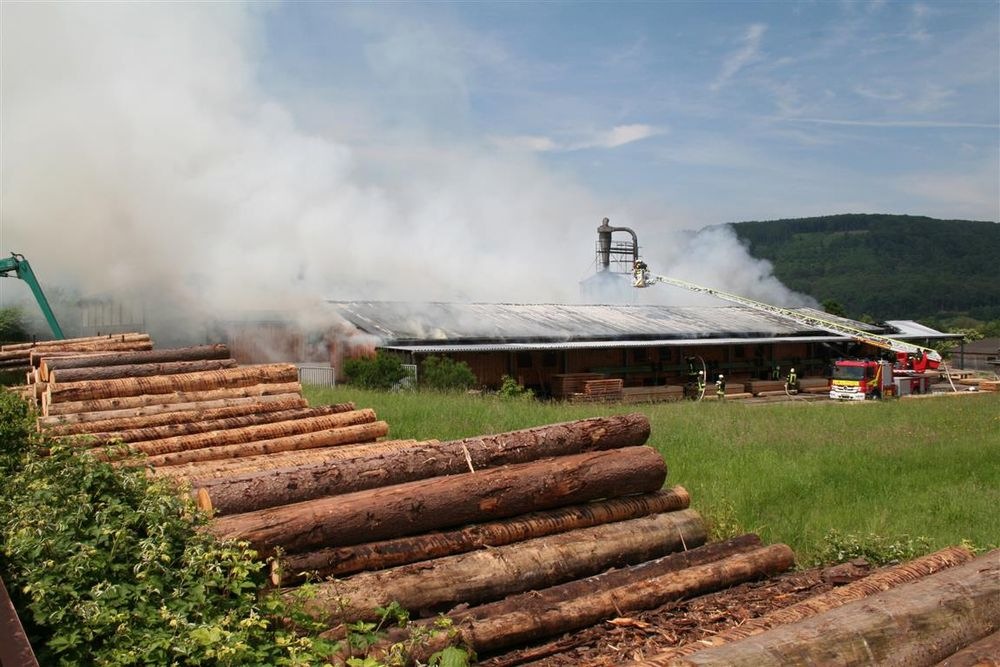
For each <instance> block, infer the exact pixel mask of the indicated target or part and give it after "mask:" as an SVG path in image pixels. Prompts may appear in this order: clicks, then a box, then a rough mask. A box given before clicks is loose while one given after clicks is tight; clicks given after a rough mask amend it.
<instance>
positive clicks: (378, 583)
mask: <svg viewBox="0 0 1000 667" xmlns="http://www.w3.org/2000/svg"><path fill="white" fill-rule="evenodd" d="M704 541H705V525H704V523H703V522H702V519H701V517H700V516H699V515H698V513H697V512H695V511H694V510H681V511H679V512H668V513H665V514H654V515H651V516H645V517H641V518H638V519H629V520H627V521H619V522H617V523H609V524H604V525H601V526H593V527H590V528H580V529H578V530H573V531H570V532H568V533H561V534H558V535H549V536H547V537H539V538H535V539H532V540H526V541H524V542H517V543H515V544H508V545H506V546H501V547H497V548H495V549H481V550H478V551H473V552H470V553H465V554H459V555H457V556H446V557H444V558H437V559H435V560H431V561H425V562H422V563H414V564H411V565H403V566H400V567H395V568H392V569H389V570H381V571H379V572H362V573H361V574H357V575H354V576H353V577H349V578H347V579H340V580H333V581H329V582H324V583H321V584H317V585H316V587H315V596H314V597H312V598H311V599H309V600H308V601H307V602H306V605H305V610H306V612H307V613H309V614H310V615H313V616H315V617H316V618H317V619H318V620H320V621H322V622H325V623H328V624H330V625H331V626H332V625H336V624H338V623H351V622H353V621H357V620H362V619H364V620H369V619H371V618H374V617H375V616H376V614H377V611H376V609H377V608H378V607H385V606H387V605H388V604H389V603H390V602H393V601H395V602H398V603H399V604H400V605H402V606H403V607H404V608H405V609H408V610H411V611H418V610H421V611H428V610H429V611H434V610H439V609H442V608H444V607H447V606H452V605H455V604H457V603H459V602H463V603H468V604H475V603H478V602H483V601H487V600H496V599H498V598H502V597H504V596H506V595H510V594H512V593H520V592H522V591H526V590H531V589H536V588H546V587H548V586H554V585H556V584H559V583H562V582H564V581H570V580H573V579H578V578H580V577H586V576H590V575H592V574H596V573H597V572H600V571H602V570H605V569H607V568H609V567H615V566H622V565H629V564H635V563H641V562H643V561H646V560H649V559H651V558H657V557H659V556H662V555H664V554H667V553H670V552H672V551H677V550H679V549H683V548H684V545H685V544H688V545H691V546H692V547H695V546H699V545H701V544H702V543H704ZM293 595H294V593H293Z"/></svg>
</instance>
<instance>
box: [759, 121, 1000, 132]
mask: <svg viewBox="0 0 1000 667" xmlns="http://www.w3.org/2000/svg"><path fill="white" fill-rule="evenodd" d="M775 120H785V121H790V122H793V123H815V124H818V125H849V126H857V127H956V128H957V127H968V128H981V129H987V130H993V129H997V128H1000V124H997V123H963V122H957V121H946V120H838V119H836V118H777V119H775Z"/></svg>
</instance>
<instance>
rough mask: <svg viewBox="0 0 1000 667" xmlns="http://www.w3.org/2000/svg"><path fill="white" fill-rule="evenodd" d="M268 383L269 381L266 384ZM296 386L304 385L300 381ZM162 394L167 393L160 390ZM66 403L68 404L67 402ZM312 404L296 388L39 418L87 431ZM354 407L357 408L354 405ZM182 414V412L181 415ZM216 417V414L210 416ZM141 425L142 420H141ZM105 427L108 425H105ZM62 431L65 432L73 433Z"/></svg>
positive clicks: (41, 423)
mask: <svg viewBox="0 0 1000 667" xmlns="http://www.w3.org/2000/svg"><path fill="white" fill-rule="evenodd" d="M262 386H263V387H267V386H268V385H262ZM294 386H295V387H299V389H301V386H300V385H298V383H296V384H295V385H294ZM160 396H163V395H162V394H160ZM63 405H65V404H63ZM307 405H308V402H307V401H306V399H304V398H303V397H302V394H301V392H300V391H297V390H294V389H293V390H292V391H290V392H288V393H277V394H263V395H257V396H253V395H251V396H242V397H236V398H217V399H213V400H206V401H194V402H190V403H158V404H154V405H146V406H139V407H134V408H120V409H116V410H102V411H98V412H75V413H67V414H59V415H51V416H47V417H39V418H38V429H39V430H48V429H50V428H56V427H61V426H73V427H77V428H81V429H82V430H81V431H80V432H82V433H86V432H88V431H87V429H89V428H91V426H90V425H91V424H107V423H108V422H117V421H118V420H123V419H146V418H157V417H166V416H167V415H172V416H171V417H170V418H169V419H170V420H173V421H170V420H168V421H166V422H164V423H167V424H170V423H180V422H184V421H188V420H189V419H191V420H196V419H197V418H198V417H197V416H196V415H197V414H207V413H209V412H210V411H216V410H219V411H222V410H233V412H225V413H219V414H217V415H215V417H226V416H236V415H245V414H252V413H254V412H257V411H260V412H265V411H272V410H294V409H295V408H304V407H306V406H307ZM351 409H353V408H351ZM178 415H180V416H178ZM208 418H209V419H212V418H214V417H208ZM137 426H141V424H137ZM101 428H104V426H101ZM70 434H72V432H70V433H62V435H70Z"/></svg>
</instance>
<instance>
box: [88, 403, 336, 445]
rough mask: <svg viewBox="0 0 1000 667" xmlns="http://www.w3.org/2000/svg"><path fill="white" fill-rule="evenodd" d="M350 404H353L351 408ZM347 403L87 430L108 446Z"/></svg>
mask: <svg viewBox="0 0 1000 667" xmlns="http://www.w3.org/2000/svg"><path fill="white" fill-rule="evenodd" d="M348 405H349V406H350V407H348ZM348 405H344V404H340V405H323V406H320V407H318V408H296V409H293V410H281V411H276V412H270V411H263V412H254V413H251V414H244V415H234V416H232V417H220V418H218V419H202V420H198V421H187V422H180V423H174V424H165V425H163V426H147V427H146V428H133V429H126V430H122V431H101V432H97V433H87V434H86V435H87V436H88V437H89V438H91V439H92V442H96V443H97V444H99V445H106V444H110V443H112V442H122V443H130V442H146V441H153V440H163V439H167V438H176V437H179V436H188V435H195V434H198V433H207V432H209V431H229V430H233V429H238V428H245V427H248V426H257V425H260V424H272V423H276V422H286V421H294V420H300V419H312V418H314V417H324V416H328V415H334V414H339V413H342V412H350V411H351V410H353V409H354V404H353V403H352V404H348ZM261 439H264V438H261ZM213 444H221V443H213Z"/></svg>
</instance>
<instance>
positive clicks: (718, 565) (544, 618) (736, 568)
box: [418, 544, 795, 657]
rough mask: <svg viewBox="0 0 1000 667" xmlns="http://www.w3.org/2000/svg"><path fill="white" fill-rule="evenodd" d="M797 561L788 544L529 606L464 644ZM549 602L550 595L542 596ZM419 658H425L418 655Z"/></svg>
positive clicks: (489, 642) (652, 602)
mask: <svg viewBox="0 0 1000 667" xmlns="http://www.w3.org/2000/svg"><path fill="white" fill-rule="evenodd" d="M794 562H795V556H794V554H793V553H792V550H791V549H789V548H788V547H787V546H785V545H784V544H774V545H771V546H767V547H761V548H759V549H755V550H753V551H750V552H747V553H737V554H735V555H732V556H728V557H726V558H723V559H721V560H717V561H712V562H708V563H704V564H701V565H692V566H689V567H686V568H684V569H680V570H674V571H667V572H664V573H663V574H659V575H651V576H648V577H639V578H637V579H636V580H635V581H632V582H629V583H625V584H623V585H621V586H615V587H611V588H607V589H604V588H601V587H600V586H598V587H595V590H593V592H590V593H583V594H580V595H576V596H574V597H571V598H568V599H566V600H564V601H562V602H561V603H560V604H558V605H546V604H544V603H541V604H538V605H535V604H531V603H528V602H527V599H526V598H525V600H526V604H525V605H524V606H523V607H522V608H520V609H516V610H512V611H509V612H507V613H504V614H500V615H490V616H487V617H485V618H481V619H477V620H471V621H468V622H460V623H459V624H458V626H457V629H458V634H459V636H460V638H461V640H462V641H464V643H466V644H467V645H469V646H472V647H474V648H475V649H476V650H477V651H482V652H487V651H493V650H497V649H499V648H502V647H505V646H514V645H517V644H523V643H527V642H529V641H533V640H536V639H542V638H544V637H547V636H551V635H553V634H558V633H560V632H568V631H571V630H577V629H580V628H585V627H588V626H591V625H593V624H595V623H598V622H600V621H602V620H604V619H607V618H613V617H615V616H620V615H622V614H624V613H627V612H631V611H638V610H642V609H652V608H654V607H659V606H660V605H663V604H666V603H667V602H672V601H675V600H681V599H684V598H688V597H694V596H696V595H703V594H705V593H709V592H711V591H716V590H720V589H723V588H729V587H730V586H735V585H736V584H740V583H743V582H745V581H752V580H754V579H761V578H764V577H768V576H773V575H775V574H778V573H779V572H784V571H785V570H787V569H788V568H790V567H791V566H792V565H793V564H794ZM541 594H542V596H543V599H544V596H545V595H546V592H545V591H542V592H541ZM418 657H419V655H418Z"/></svg>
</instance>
